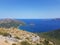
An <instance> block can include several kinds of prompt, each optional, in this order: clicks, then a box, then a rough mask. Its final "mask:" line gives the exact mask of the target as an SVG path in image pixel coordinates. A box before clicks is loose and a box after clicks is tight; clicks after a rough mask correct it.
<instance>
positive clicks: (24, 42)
mask: <svg viewBox="0 0 60 45" xmlns="http://www.w3.org/2000/svg"><path fill="white" fill-rule="evenodd" d="M21 45H31V44H30V43H28V42H27V41H23V42H21Z"/></svg>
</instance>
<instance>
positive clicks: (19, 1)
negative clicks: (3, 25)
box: [0, 0, 60, 18]
mask: <svg viewBox="0 0 60 45" xmlns="http://www.w3.org/2000/svg"><path fill="white" fill-rule="evenodd" d="M0 18H60V0H0Z"/></svg>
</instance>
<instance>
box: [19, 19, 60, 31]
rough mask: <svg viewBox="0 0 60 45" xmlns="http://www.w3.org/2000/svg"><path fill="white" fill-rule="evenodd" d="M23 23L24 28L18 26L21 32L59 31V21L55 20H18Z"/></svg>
mask: <svg viewBox="0 0 60 45" xmlns="http://www.w3.org/2000/svg"><path fill="white" fill-rule="evenodd" d="M18 20H19V21H22V22H24V23H25V24H26V25H25V26H20V27H19V28H20V29H22V30H26V31H29V32H48V31H52V30H57V29H60V20H57V19H18Z"/></svg>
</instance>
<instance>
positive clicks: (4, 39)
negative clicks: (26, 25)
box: [0, 28, 54, 45]
mask: <svg viewBox="0 0 60 45" xmlns="http://www.w3.org/2000/svg"><path fill="white" fill-rule="evenodd" d="M0 45H54V43H53V42H51V41H48V40H46V39H45V38H41V37H39V36H38V35H37V34H34V33H31V32H27V31H23V30H20V29H17V28H0Z"/></svg>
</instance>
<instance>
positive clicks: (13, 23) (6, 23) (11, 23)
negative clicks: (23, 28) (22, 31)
mask: <svg viewBox="0 0 60 45" xmlns="http://www.w3.org/2000/svg"><path fill="white" fill-rule="evenodd" d="M20 25H25V23H24V22H22V21H18V20H15V19H9V18H6V19H0V27H4V28H10V27H18V26H20Z"/></svg>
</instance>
